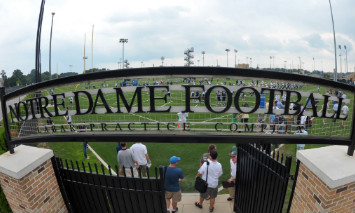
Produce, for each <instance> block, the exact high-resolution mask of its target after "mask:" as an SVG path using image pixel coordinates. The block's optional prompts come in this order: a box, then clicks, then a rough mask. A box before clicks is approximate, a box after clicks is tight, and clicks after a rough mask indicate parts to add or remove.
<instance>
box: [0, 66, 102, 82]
mask: <svg viewBox="0 0 355 213" xmlns="http://www.w3.org/2000/svg"><path fill="white" fill-rule="evenodd" d="M107 70H108V69H106V68H102V69H98V68H94V69H92V70H91V69H90V70H85V73H90V72H103V71H107ZM78 74H79V73H77V72H65V73H60V74H52V79H56V78H64V77H68V76H73V75H78ZM1 78H2V79H3V81H4V87H15V86H26V85H30V84H33V83H35V82H36V70H35V69H33V70H31V72H30V73H29V74H27V75H25V74H24V73H23V72H22V71H21V70H19V69H16V70H14V71H13V72H12V75H11V77H8V76H7V75H6V72H5V70H1ZM41 79H42V81H48V80H50V75H49V72H48V71H46V72H43V73H42V74H41Z"/></svg>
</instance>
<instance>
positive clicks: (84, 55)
mask: <svg viewBox="0 0 355 213" xmlns="http://www.w3.org/2000/svg"><path fill="white" fill-rule="evenodd" d="M85 46H86V34H84V57H83V59H84V72H83V73H84V74H85V60H86V59H88V57H86V56H85Z"/></svg>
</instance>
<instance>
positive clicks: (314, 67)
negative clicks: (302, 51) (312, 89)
mask: <svg viewBox="0 0 355 213" xmlns="http://www.w3.org/2000/svg"><path fill="white" fill-rule="evenodd" d="M315 70H316V62H315V60H314V57H313V71H315Z"/></svg>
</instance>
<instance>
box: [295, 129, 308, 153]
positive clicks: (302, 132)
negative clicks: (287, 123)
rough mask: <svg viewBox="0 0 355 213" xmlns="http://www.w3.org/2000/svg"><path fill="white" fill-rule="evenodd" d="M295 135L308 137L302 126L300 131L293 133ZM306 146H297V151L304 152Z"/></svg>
mask: <svg viewBox="0 0 355 213" xmlns="http://www.w3.org/2000/svg"><path fill="white" fill-rule="evenodd" d="M295 134H296V135H308V132H307V131H306V130H305V129H304V126H301V130H300V131H299V132H296V133H295ZM305 146H306V144H297V150H304V147H305Z"/></svg>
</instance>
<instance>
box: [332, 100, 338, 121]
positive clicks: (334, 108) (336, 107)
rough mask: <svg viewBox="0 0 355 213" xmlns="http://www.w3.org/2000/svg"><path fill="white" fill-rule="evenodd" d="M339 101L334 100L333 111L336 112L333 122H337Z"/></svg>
mask: <svg viewBox="0 0 355 213" xmlns="http://www.w3.org/2000/svg"><path fill="white" fill-rule="evenodd" d="M338 106H339V105H338V101H334V103H333V112H334V117H333V122H334V123H335V122H336V117H337V113H338Z"/></svg>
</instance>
